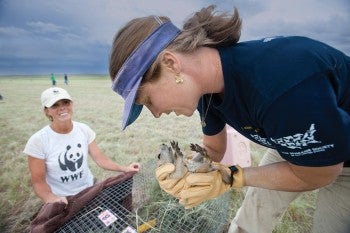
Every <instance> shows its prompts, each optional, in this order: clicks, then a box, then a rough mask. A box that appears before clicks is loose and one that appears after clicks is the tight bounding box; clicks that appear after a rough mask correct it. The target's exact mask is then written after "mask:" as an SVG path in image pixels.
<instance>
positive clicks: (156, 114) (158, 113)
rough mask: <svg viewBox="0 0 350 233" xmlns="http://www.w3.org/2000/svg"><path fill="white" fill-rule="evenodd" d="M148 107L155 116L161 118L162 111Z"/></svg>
mask: <svg viewBox="0 0 350 233" xmlns="http://www.w3.org/2000/svg"><path fill="white" fill-rule="evenodd" d="M147 108H148V109H149V110H150V112H151V113H152V115H153V116H154V117H155V118H159V117H160V116H161V115H162V113H160V112H156V111H155V110H154V109H151V108H149V107H147Z"/></svg>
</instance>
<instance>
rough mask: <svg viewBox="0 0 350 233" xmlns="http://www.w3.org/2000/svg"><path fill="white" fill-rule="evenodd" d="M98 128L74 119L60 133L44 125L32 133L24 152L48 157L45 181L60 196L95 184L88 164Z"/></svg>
mask: <svg viewBox="0 0 350 233" xmlns="http://www.w3.org/2000/svg"><path fill="white" fill-rule="evenodd" d="M95 137H96V134H95V132H94V131H93V130H92V129H91V128H90V127H89V126H87V125H86V124H83V123H79V122H73V129H72V131H71V132H69V133H67V134H59V133H56V132H55V131H53V130H52V129H51V127H50V126H49V125H48V126H45V127H44V128H42V129H41V130H39V131H38V132H36V133H35V134H33V135H32V136H31V137H30V138H29V140H28V142H27V144H26V146H25V148H24V151H23V152H24V153H25V154H27V155H29V156H32V157H34V158H38V159H43V160H45V165H46V182H47V183H48V185H49V186H50V188H51V190H52V192H53V193H54V194H56V195H58V196H70V195H75V194H77V193H78V192H80V191H82V190H83V189H85V188H87V187H90V186H92V185H93V175H92V173H91V171H90V169H89V166H88V146H89V144H90V143H91V142H93V141H94V140H95Z"/></svg>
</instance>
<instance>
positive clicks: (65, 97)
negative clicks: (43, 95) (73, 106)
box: [44, 95, 72, 108]
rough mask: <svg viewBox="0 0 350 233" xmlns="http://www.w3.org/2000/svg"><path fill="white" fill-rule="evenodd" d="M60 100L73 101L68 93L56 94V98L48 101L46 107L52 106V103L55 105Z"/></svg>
mask: <svg viewBox="0 0 350 233" xmlns="http://www.w3.org/2000/svg"><path fill="white" fill-rule="evenodd" d="M59 100H70V101H72V98H71V97H69V96H66V95H59V96H56V98H54V99H51V100H50V101H48V102H47V103H46V104H45V105H44V107H47V108H51V107H52V105H54V104H55V103H56V102H57V101H59Z"/></svg>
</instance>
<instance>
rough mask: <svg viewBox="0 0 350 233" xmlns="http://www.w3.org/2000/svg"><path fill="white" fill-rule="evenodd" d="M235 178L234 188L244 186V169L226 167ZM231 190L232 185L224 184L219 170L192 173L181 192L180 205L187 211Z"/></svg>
mask: <svg viewBox="0 0 350 233" xmlns="http://www.w3.org/2000/svg"><path fill="white" fill-rule="evenodd" d="M226 169H227V172H229V173H231V177H233V184H232V187H233V188H240V187H243V186H244V176H243V169H242V168H241V167H239V166H232V167H226ZM230 188H231V184H227V183H225V182H223V180H222V175H221V173H220V172H219V171H218V170H215V171H212V172H208V173H192V174H189V175H188V176H187V177H186V184H185V187H184V188H183V190H182V191H181V192H180V201H179V202H180V204H182V205H184V206H185V208H186V209H189V208H192V207H194V206H196V205H199V204H200V203H202V202H204V201H207V200H210V199H213V198H216V197H218V196H220V195H221V194H223V193H225V192H226V191H228V190H229V189H230Z"/></svg>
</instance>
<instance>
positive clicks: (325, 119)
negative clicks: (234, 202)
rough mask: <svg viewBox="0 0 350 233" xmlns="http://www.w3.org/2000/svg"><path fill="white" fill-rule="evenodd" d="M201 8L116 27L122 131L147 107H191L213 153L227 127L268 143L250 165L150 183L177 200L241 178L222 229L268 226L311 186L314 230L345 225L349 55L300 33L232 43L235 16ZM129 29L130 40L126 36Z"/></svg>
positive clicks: (349, 203)
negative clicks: (239, 197)
mask: <svg viewBox="0 0 350 233" xmlns="http://www.w3.org/2000/svg"><path fill="white" fill-rule="evenodd" d="M214 8H215V6H209V7H207V8H203V9H202V10H201V11H199V12H197V13H195V14H194V15H193V16H192V17H191V18H189V19H188V21H187V22H186V23H185V24H184V26H183V30H179V29H178V28H177V27H175V26H174V25H173V24H172V23H171V21H170V19H169V18H167V17H157V16H149V17H143V18H137V19H134V20H132V21H130V22H129V23H128V24H127V25H125V26H124V27H123V28H122V29H121V30H120V31H119V32H118V33H117V35H116V37H115V39H114V42H113V47H112V52H111V57H110V77H111V78H112V80H113V89H114V91H116V92H117V93H118V94H120V95H121V96H122V97H123V98H124V99H125V106H124V115H123V123H122V128H123V129H125V128H126V127H127V126H128V125H130V124H131V123H133V122H134V121H135V120H136V119H137V117H138V116H139V114H140V113H141V110H142V107H143V106H146V107H147V108H148V109H149V110H150V111H151V112H152V114H153V115H154V116H155V117H156V118H158V117H160V116H161V114H163V113H165V114H169V113H171V112H174V113H175V114H177V115H185V116H191V115H192V114H193V113H194V112H195V111H196V109H198V112H199V114H200V118H201V124H202V127H203V133H204V136H203V145H204V146H205V148H206V149H207V151H208V154H209V155H210V156H211V158H212V159H213V160H214V161H221V159H222V157H223V155H224V153H225V150H226V129H225V125H226V124H228V125H230V126H232V127H233V128H235V129H236V130H237V131H238V132H240V133H241V134H243V135H244V136H246V137H247V138H249V139H250V140H252V141H254V142H256V143H258V144H260V145H263V146H266V147H268V148H270V149H269V150H267V153H266V154H265V155H264V157H263V159H262V161H261V163H260V165H259V166H258V167H248V168H241V167H239V166H236V167H231V168H230V170H231V172H232V175H233V177H234V181H233V183H232V184H231V185H228V184H225V183H224V182H222V181H221V176H220V174H219V173H218V172H215V171H214V172H211V173H207V174H198V173H196V174H186V175H185V176H184V177H183V178H181V179H179V180H175V181H174V180H173V179H170V178H169V177H168V176H167V175H168V174H170V173H171V172H172V171H173V169H174V167H173V166H170V165H169V166H168V165H166V166H164V167H162V168H160V169H157V171H156V176H157V179H158V180H159V183H160V185H161V187H162V188H163V189H164V190H165V191H166V192H168V193H170V194H172V195H174V196H175V197H177V198H179V200H180V203H182V204H183V205H184V206H185V207H186V208H191V207H193V206H195V205H197V204H199V203H201V202H203V201H205V200H208V199H210V198H214V197H216V196H218V195H220V194H221V193H223V192H225V191H227V190H229V189H230V188H231V186H232V187H233V188H241V187H243V186H249V189H248V192H247V194H246V198H245V200H244V202H243V203H242V206H241V208H240V210H239V211H238V213H237V215H236V217H235V219H234V220H233V221H232V224H231V227H230V232H271V231H272V230H273V228H274V226H275V224H276V223H277V222H278V220H279V219H280V217H281V216H282V215H283V213H284V211H285V210H286V208H287V207H288V205H289V204H290V202H291V201H293V200H294V199H295V198H296V197H297V196H298V195H299V194H300V193H301V192H303V191H309V190H315V189H319V194H318V202H317V208H316V211H315V216H314V226H313V232H346V231H347V230H349V229H350V225H349V224H350V223H349V221H348V220H349V218H350V169H349V168H348V166H349V161H350V143H349V142H350V58H349V57H348V56H346V55H345V54H344V53H342V52H340V51H338V50H336V49H334V48H332V47H330V46H328V45H326V44H324V43H322V42H319V41H315V40H312V39H309V38H306V37H297V36H295V37H271V38H264V39H261V40H255V41H247V42H240V43H238V41H239V38H240V31H241V19H240V18H239V16H238V11H237V10H236V9H235V12H234V14H233V15H232V16H230V17H229V16H228V15H227V14H216V13H214ZM130 38H132V40H131V39H130Z"/></svg>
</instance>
